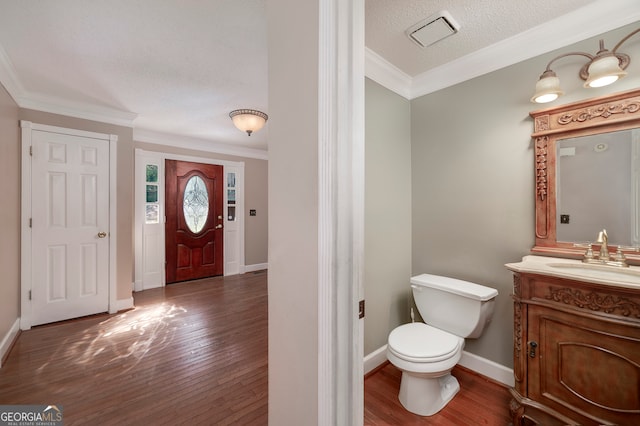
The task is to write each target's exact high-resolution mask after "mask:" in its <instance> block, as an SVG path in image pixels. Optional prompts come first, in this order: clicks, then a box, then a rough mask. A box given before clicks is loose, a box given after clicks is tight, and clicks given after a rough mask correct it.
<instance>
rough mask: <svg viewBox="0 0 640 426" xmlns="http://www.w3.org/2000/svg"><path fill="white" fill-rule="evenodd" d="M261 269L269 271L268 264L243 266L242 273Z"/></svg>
mask: <svg viewBox="0 0 640 426" xmlns="http://www.w3.org/2000/svg"><path fill="white" fill-rule="evenodd" d="M263 269H269V264H268V263H256V264H255V265H244V273H247V272H255V271H261V270H263Z"/></svg>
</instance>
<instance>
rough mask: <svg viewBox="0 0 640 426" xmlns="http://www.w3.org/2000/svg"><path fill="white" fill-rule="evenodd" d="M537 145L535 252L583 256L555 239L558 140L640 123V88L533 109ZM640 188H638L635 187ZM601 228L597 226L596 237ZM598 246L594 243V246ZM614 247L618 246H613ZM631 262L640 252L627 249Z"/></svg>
mask: <svg viewBox="0 0 640 426" xmlns="http://www.w3.org/2000/svg"><path fill="white" fill-rule="evenodd" d="M530 116H531V117H533V119H534V132H533V134H532V135H531V136H532V138H533V140H534V149H535V173H536V176H535V180H536V182H535V197H536V230H535V231H536V243H535V246H534V247H533V249H532V250H531V251H532V252H533V253H536V254H542V255H548V256H559V257H570V258H581V257H582V256H583V254H584V251H585V249H584V248H579V247H575V246H574V242H561V241H557V240H556V235H557V234H556V214H557V212H556V142H557V141H558V140H561V139H567V138H574V137H578V136H588V135H594V134H599V133H608V132H614V131H619V130H626V129H632V128H638V127H640V89H636V90H631V91H627V92H622V93H616V94H612V95H608V96H603V97H599V98H594V99H589V100H586V101H580V102H575V103H571V104H567V105H561V106H557V107H553V108H547V109H544V110H539V111H534V112H531V113H530ZM635 189H636V190H638V188H635ZM638 213H639V214H640V212H638ZM598 231H599V230H598V229H594V230H593V232H594V238H595V236H596V235H597V232H598ZM598 247H599V246H598V245H597V244H594V250H595V249H597V248H598ZM611 248H612V249H615V247H611ZM625 256H626V257H627V259H628V261H629V263H631V264H640V255H639V254H638V253H634V252H632V251H625Z"/></svg>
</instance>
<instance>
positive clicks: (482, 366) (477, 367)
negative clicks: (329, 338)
mask: <svg viewBox="0 0 640 426" xmlns="http://www.w3.org/2000/svg"><path fill="white" fill-rule="evenodd" d="M386 360H387V345H384V346H382V347H381V348H378V349H376V350H375V351H373V352H371V353H370V354H368V355H366V356H365V357H364V374H367V373H369V372H370V371H373V370H374V369H376V368H377V367H378V366H380V365H382V364H384V362H385V361H386ZM458 364H460V365H461V366H463V367H465V368H468V369H469V370H472V371H475V372H476V373H478V374H481V375H483V376H485V377H488V378H490V379H493V380H495V381H496V382H499V383H502V384H504V385H506V386H510V387H512V386H513V385H514V383H515V382H514V378H513V369H511V368H508V367H505V366H504V365H500V364H498V363H497V362H493V361H491V360H488V359H486V358H482V357H480V356H478V355H474V354H472V353H469V352H467V351H462V357H461V358H460V362H459V363H458Z"/></svg>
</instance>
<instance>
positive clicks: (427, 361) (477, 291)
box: [387, 274, 498, 416]
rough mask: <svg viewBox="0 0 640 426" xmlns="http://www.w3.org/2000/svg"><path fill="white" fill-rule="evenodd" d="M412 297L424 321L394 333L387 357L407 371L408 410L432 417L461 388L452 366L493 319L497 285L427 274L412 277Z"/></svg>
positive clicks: (403, 390)
mask: <svg viewBox="0 0 640 426" xmlns="http://www.w3.org/2000/svg"><path fill="white" fill-rule="evenodd" d="M411 288H412V289H413V298H414V300H415V303H416V306H417V307H418V311H419V312H420V315H421V316H422V319H423V320H424V321H425V322H424V323H421V322H412V323H410V324H404V325H401V326H399V327H397V328H395V329H394V330H392V331H391V333H390V334H389V340H388V344H387V358H388V359H389V361H390V362H391V363H392V364H393V365H395V366H396V367H398V368H399V369H400V370H402V381H401V383H400V394H399V395H398V398H399V399H400V402H401V403H402V405H403V406H404V407H405V408H406V409H407V410H409V411H411V412H412V413H415V414H419V415H421V416H431V415H433V414H435V413H437V412H438V411H440V410H441V409H442V408H443V407H444V406H445V405H447V403H448V402H449V401H451V399H452V398H453V397H454V396H455V395H456V393H458V390H460V385H459V384H458V380H457V379H456V378H455V377H453V376H452V375H451V369H452V368H453V367H454V366H455V365H456V364H457V363H458V361H459V360H460V356H461V355H462V348H464V339H465V338H467V337H468V338H476V337H479V336H480V335H481V334H482V331H483V330H484V327H485V326H486V325H487V324H488V323H489V321H491V317H492V315H493V308H494V305H495V297H496V296H497V295H498V291H497V290H496V289H493V288H490V287H485V286H482V285H479V284H474V283H470V282H467V281H462V280H457V279H455V278H448V277H441V276H438V275H429V274H422V275H418V276H415V277H413V278H411Z"/></svg>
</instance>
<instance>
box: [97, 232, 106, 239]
mask: <svg viewBox="0 0 640 426" xmlns="http://www.w3.org/2000/svg"><path fill="white" fill-rule="evenodd" d="M106 236H107V233H106V232H98V238H104V237H106Z"/></svg>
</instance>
